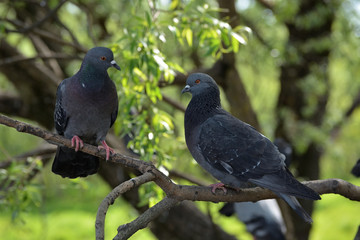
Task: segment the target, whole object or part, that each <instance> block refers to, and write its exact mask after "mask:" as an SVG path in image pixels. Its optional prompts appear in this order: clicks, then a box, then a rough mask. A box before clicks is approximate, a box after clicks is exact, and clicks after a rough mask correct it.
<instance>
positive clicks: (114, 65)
mask: <svg viewBox="0 0 360 240" xmlns="http://www.w3.org/2000/svg"><path fill="white" fill-rule="evenodd" d="M110 63H111V66H113V67H114V68H116V69H117V70H121V68H120V67H119V65H117V63H116V61H115V60H112V61H111V62H110Z"/></svg>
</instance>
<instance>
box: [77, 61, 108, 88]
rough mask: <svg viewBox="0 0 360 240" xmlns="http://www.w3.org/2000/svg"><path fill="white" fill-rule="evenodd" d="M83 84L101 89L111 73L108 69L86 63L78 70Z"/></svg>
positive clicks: (85, 86)
mask: <svg viewBox="0 0 360 240" xmlns="http://www.w3.org/2000/svg"><path fill="white" fill-rule="evenodd" d="M78 74H79V79H80V82H81V85H82V86H83V87H84V88H90V89H101V87H102V86H103V85H104V83H105V81H106V79H108V78H109V75H108V73H107V71H106V70H104V69H98V68H95V67H94V66H92V65H90V64H86V63H84V64H83V65H81V68H80V70H79V72H78Z"/></svg>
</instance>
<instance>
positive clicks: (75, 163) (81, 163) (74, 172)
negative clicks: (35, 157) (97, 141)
mask: <svg viewBox="0 0 360 240" xmlns="http://www.w3.org/2000/svg"><path fill="white" fill-rule="evenodd" d="M98 169H99V158H98V157H95V156H93V155H90V154H87V153H84V152H75V151H74V150H73V149H70V148H67V147H58V149H57V151H56V155H55V159H54V163H53V165H52V171H53V172H54V173H56V174H59V175H61V176H62V177H64V178H65V177H68V178H77V177H86V176H88V175H91V174H94V173H96V172H97V171H98Z"/></svg>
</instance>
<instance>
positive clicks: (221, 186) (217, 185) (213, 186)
mask: <svg viewBox="0 0 360 240" xmlns="http://www.w3.org/2000/svg"><path fill="white" fill-rule="evenodd" d="M209 187H211V192H212V193H214V194H215V191H216V189H220V190H223V191H224V193H225V194H226V193H227V189H226V187H225V184H223V183H221V182H220V183H214V184H211V185H209Z"/></svg>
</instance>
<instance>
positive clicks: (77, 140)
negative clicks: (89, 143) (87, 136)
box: [71, 135, 84, 152]
mask: <svg viewBox="0 0 360 240" xmlns="http://www.w3.org/2000/svg"><path fill="white" fill-rule="evenodd" d="M71 146H72V147H75V152H77V151H79V149H81V148H83V147H84V142H83V141H82V140H81V139H80V138H79V137H78V136H76V135H74V136H73V137H72V139H71Z"/></svg>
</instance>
